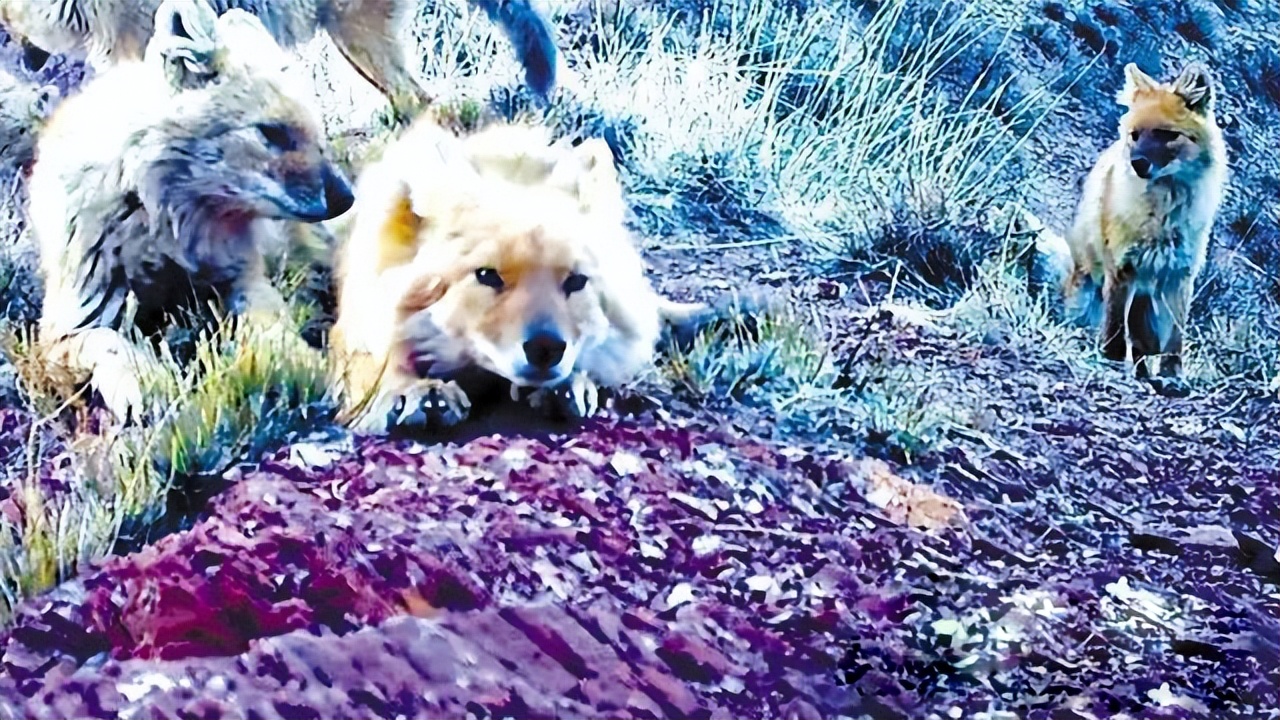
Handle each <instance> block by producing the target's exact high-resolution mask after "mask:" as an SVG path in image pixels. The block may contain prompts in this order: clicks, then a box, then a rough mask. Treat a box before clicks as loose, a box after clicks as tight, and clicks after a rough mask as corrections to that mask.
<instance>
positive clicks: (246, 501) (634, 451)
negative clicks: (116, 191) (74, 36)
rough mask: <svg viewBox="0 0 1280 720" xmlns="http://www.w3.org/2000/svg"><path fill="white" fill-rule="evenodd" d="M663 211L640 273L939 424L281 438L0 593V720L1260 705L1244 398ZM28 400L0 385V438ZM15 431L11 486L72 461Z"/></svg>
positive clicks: (757, 421)
mask: <svg viewBox="0 0 1280 720" xmlns="http://www.w3.org/2000/svg"><path fill="white" fill-rule="evenodd" d="M694 240H695V239H693V238H689V237H683V236H672V237H663V238H650V239H649V242H648V245H649V248H650V249H649V253H648V254H649V257H650V259H651V261H652V262H653V264H654V267H655V277H656V279H657V281H658V284H659V285H661V286H662V287H663V289H664V290H665V291H666V292H668V293H670V294H672V295H675V296H679V297H691V296H701V297H712V296H714V295H715V294H716V293H717V292H719V291H720V290H723V289H727V288H740V287H744V286H754V287H756V288H757V289H759V290H761V291H763V292H767V293H771V294H772V295H773V296H774V297H775V298H777V299H780V300H783V301H785V303H784V304H787V305H789V306H791V307H793V308H798V309H800V310H801V311H802V312H803V313H805V314H806V317H808V318H810V320H811V322H812V323H813V324H814V325H815V326H818V327H822V328H826V329H827V334H828V335H829V340H830V343H829V345H830V348H831V351H832V353H833V355H834V357H833V358H832V361H833V362H834V365H835V367H838V368H842V369H843V372H842V374H841V377H840V378H838V379H837V381H836V385H845V386H847V385H850V384H854V385H856V384H858V383H860V382H863V381H865V379H866V374H865V373H864V372H863V370H864V369H865V368H869V367H883V368H890V369H892V370H893V371H894V372H902V373H906V374H908V375H910V376H911V377H914V378H920V379H922V380H921V382H920V384H919V387H915V388H914V389H915V390H916V391H918V392H921V393H922V397H925V396H927V397H926V399H925V400H922V404H923V405H925V406H927V408H929V409H932V410H938V409H939V408H941V409H942V411H945V415H946V417H947V420H946V421H945V422H938V423H936V424H937V426H938V427H939V428H940V431H941V433H942V437H940V438H939V439H938V440H937V441H936V442H931V443H926V444H922V445H920V446H918V447H917V446H904V444H903V443H902V442H900V441H899V440H898V439H895V438H891V437H885V436H882V435H881V434H878V433H874V432H868V431H867V429H866V428H865V427H862V426H860V425H856V424H854V423H853V422H852V421H849V420H847V418H846V416H845V415H843V414H842V413H841V409H840V408H839V407H838V406H833V407H832V408H831V409H830V412H829V413H827V414H825V415H821V416H813V417H810V416H804V417H799V418H797V417H796V416H794V415H791V414H789V413H788V411H787V408H786V406H785V403H745V404H744V403H741V402H737V401H735V400H734V399H732V398H728V397H720V396H715V397H710V398H705V399H698V398H695V397H692V396H690V395H689V394H688V393H684V392H673V391H670V390H666V389H662V388H661V387H660V386H659V385H658V384H655V383H650V384H646V385H644V386H642V387H641V388H640V390H639V391H637V392H635V393H631V394H627V395H625V396H623V397H620V398H617V402H616V403H615V406H614V408H613V409H611V410H610V411H608V412H606V413H604V414H602V415H601V416H600V417H598V418H595V419H592V420H590V421H588V422H586V423H584V424H583V425H581V426H580V427H568V426H559V427H546V426H538V425H534V424H531V421H529V420H528V419H527V418H524V417H522V416H521V415H520V414H519V413H518V411H517V410H516V409H514V408H511V407H504V406H498V407H494V408H493V409H492V410H491V414H490V415H489V416H488V417H486V418H481V419H480V420H479V421H478V422H477V423H475V424H474V425H473V426H471V427H469V428H466V429H464V430H462V431H460V432H459V433H457V434H455V435H454V436H451V437H448V438H441V437H416V438H405V437H401V438H383V439H375V438H362V437H358V438H352V437H350V436H347V435H344V434H342V433H340V432H337V431H334V432H326V433H323V434H320V435H316V436H310V437H305V438H296V441H295V442H292V443H290V444H289V445H287V446H285V447H282V448H280V449H278V450H275V451H273V452H272V453H271V454H270V455H269V456H268V457H267V458H265V459H263V460H262V461H261V462H254V463H249V464H246V465H244V466H241V467H238V468H237V469H235V470H234V471H233V472H232V473H230V474H229V475H228V477H226V478H224V484H225V489H223V490H222V491H221V492H220V493H218V494H216V495H214V496H213V497H212V498H211V499H209V500H208V502H207V503H206V504H204V505H202V506H201V507H198V508H196V509H195V510H194V511H192V512H189V513H187V514H186V516H185V517H184V518H183V520H182V522H181V523H180V525H179V527H178V528H177V529H176V530H175V531H174V532H171V533H169V534H167V535H164V536H163V537H159V538H158V539H156V540H155V541H154V542H149V543H143V542H140V541H129V539H128V538H126V541H125V542H122V543H120V544H119V546H118V547H117V548H116V552H115V553H114V554H113V555H112V556H111V557H109V558H107V559H105V560H102V561H100V562H97V563H94V564H93V565H92V566H91V567H89V568H88V569H86V570H85V571H84V572H82V573H81V574H80V575H79V576H78V577H75V578H72V579H70V580H68V581H66V582H63V583H61V584H60V585H58V586H57V587H56V588H54V589H53V590H51V591H49V592H45V593H42V594H39V595H36V596H35V597H33V598H31V599H29V600H26V601H24V602H22V603H21V604H20V605H19V606H18V608H17V610H16V612H15V614H14V617H13V618H12V620H11V621H10V623H9V624H8V626H7V627H5V628H4V630H3V632H2V633H0V717H13V718H20V717H49V718H61V717H182V718H187V717H221V716H228V717H245V718H272V717H281V718H304V717H317V718H319V717H424V718H425V717H475V718H486V717H495V718H496V717H517V718H526V717H617V718H622V717H705V718H712V717H714V718H740V717H780V718H795V719H796V720H800V719H804V720H809V719H811V718H827V717H850V718H863V717H869V718H875V719H877V720H881V719H897V718H901V719H904V720H906V719H916V718H987V719H989V720H995V719H996V718H1006V719H1008V718H1025V719H1027V720H1040V719H1044V720H1084V719H1087V718H1192V717H1194V718H1206V719H1209V718H1212V719H1214V720H1218V719H1227V718H1240V719H1242V720H1243V719H1249V720H1252V719H1255V718H1256V719H1260V720H1261V719H1265V718H1278V717H1280V554H1278V547H1280V404H1278V403H1277V402H1276V400H1275V399H1274V397H1273V396H1264V395H1263V394H1262V393H1261V392H1259V391H1258V389H1257V386H1256V384H1254V383H1246V382H1243V381H1239V382H1233V381H1227V382H1221V383H1217V384H1215V385H1213V386H1212V387H1202V388H1199V389H1198V390H1197V392H1196V393H1195V394H1193V395H1192V396H1191V397H1189V398H1186V399H1170V398H1163V397H1159V396H1157V395H1155V394H1154V393H1153V392H1151V391H1150V390H1149V389H1148V388H1146V387H1145V386H1143V385H1141V384H1139V383H1137V382H1136V381H1134V380H1132V379H1131V378H1130V377H1129V374H1128V373H1127V372H1126V371H1125V370H1123V369H1120V368H1111V367H1102V366H1097V367H1088V368H1083V369H1082V365H1081V364H1079V363H1073V362H1069V361H1068V360H1066V359H1064V358H1063V357H1062V356H1061V354H1060V353H1058V352H1055V351H1054V350H1053V349H1052V348H1049V347H1047V346H1046V345H1045V344H1042V343H1038V342H1036V341H1034V340H1029V339H1027V338H1024V337H1021V336H1017V335H1016V334H1014V333H1012V332H1006V331H1003V330H1002V329H1001V327H1000V325H999V324H998V323H993V324H992V325H991V328H990V330H989V331H987V332H982V333H973V332H965V331H963V329H962V328H960V327H958V326H957V324H956V323H955V322H953V321H952V320H951V319H949V318H948V317H947V316H925V317H921V316H918V315H909V314H905V313H895V312H892V311H890V310H888V309H885V308H884V307H883V306H881V305H880V304H879V302H878V301H880V300H882V299H883V298H884V295H885V287H884V285H883V278H880V277H878V276H874V275H872V276H866V275H858V276H837V275H836V274H835V273H833V271H831V270H830V268H829V267H827V266H823V265H818V264H815V263H814V262H812V258H811V257H809V256H808V255H806V254H805V253H804V252H802V251H800V250H797V249H795V248H794V247H792V246H789V245H785V244H777V243H770V244H751V243H755V242H757V241H759V240H760V236H759V232H758V231H755V230H753V229H752V228H750V227H742V228H728V227H726V228H725V229H724V232H723V233H722V234H721V235H720V236H718V237H717V238H716V241H717V242H716V243H712V244H711V246H710V247H708V245H707V243H706V242H705V241H703V242H695V241H694ZM722 245H731V246H733V247H729V248H725V247H722ZM913 387H914V386H913ZM35 420H36V418H35V415H34V413H33V412H32V411H30V410H29V409H26V408H23V407H17V406H10V407H5V408H2V409H0V464H3V465H5V466H17V465H21V463H22V461H23V459H24V458H25V457H26V455H27V453H28V451H29V447H28V445H27V443H26V440H27V438H28V437H30V436H31V427H32V423H33V422H35ZM36 434H37V436H39V437H43V438H44V440H45V441H46V447H45V448H44V449H45V453H46V460H45V462H43V463H42V464H41V465H40V467H39V469H38V470H37V471H35V477H34V478H32V479H33V481H35V482H37V483H41V484H43V485H44V486H47V487H54V488H56V487H58V486H61V485H65V484H67V483H74V482H77V480H78V478H76V477H74V476H71V475H70V474H69V470H68V468H69V467H72V464H71V463H70V462H69V461H68V460H67V458H68V456H69V453H70V452H71V451H72V449H71V448H68V447H65V446H63V445H60V444H59V443H60V442H61V441H60V439H59V437H58V436H57V435H56V434H55V433H53V432H52V430H51V429H49V428H45V429H38V430H37V433H36ZM21 502H22V497H21V493H20V488H18V487H16V486H9V487H5V488H3V489H0V513H3V514H5V516H6V517H8V518H10V519H11V520H12V519H14V518H16V517H17V516H18V515H19V514H20V513H21Z"/></svg>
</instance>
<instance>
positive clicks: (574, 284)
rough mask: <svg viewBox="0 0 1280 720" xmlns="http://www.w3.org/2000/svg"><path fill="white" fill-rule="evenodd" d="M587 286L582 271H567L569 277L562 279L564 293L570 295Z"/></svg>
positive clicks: (585, 277)
mask: <svg viewBox="0 0 1280 720" xmlns="http://www.w3.org/2000/svg"><path fill="white" fill-rule="evenodd" d="M586 286H587V276H586V275H583V274H582V273H569V277H567V278H565V279H564V285H562V286H561V287H563V288H564V294H565V295H572V294H574V293H576V292H578V291H579V290H581V289H582V288H584V287H586Z"/></svg>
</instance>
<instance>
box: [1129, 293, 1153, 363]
mask: <svg viewBox="0 0 1280 720" xmlns="http://www.w3.org/2000/svg"><path fill="white" fill-rule="evenodd" d="M1155 303H1156V300H1155V298H1153V297H1152V296H1151V295H1149V294H1147V293H1134V294H1133V298H1132V299H1131V300H1130V302H1129V313H1128V320H1129V339H1130V342H1131V344H1132V346H1133V364H1134V371H1135V373H1136V374H1137V376H1138V377H1140V378H1145V377H1148V376H1150V375H1151V374H1152V370H1153V368H1154V366H1155V363H1156V362H1157V361H1158V359H1159V358H1158V356H1159V354H1160V338H1159V337H1158V334H1157V330H1156V324H1157V312H1156V306H1155Z"/></svg>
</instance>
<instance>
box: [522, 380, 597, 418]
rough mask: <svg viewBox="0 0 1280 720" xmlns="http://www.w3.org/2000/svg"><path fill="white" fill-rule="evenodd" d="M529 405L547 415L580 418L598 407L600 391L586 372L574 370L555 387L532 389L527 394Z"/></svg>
mask: <svg viewBox="0 0 1280 720" xmlns="http://www.w3.org/2000/svg"><path fill="white" fill-rule="evenodd" d="M529 405H530V406H531V407H533V408H534V409H536V410H539V411H541V412H542V413H543V414H545V415H547V416H549V417H553V418H556V419H561V418H573V419H579V420H580V419H582V418H588V417H591V416H592V415H595V414H596V411H597V410H599V409H600V392H599V390H597V389H596V384H595V383H594V382H593V381H592V380H591V378H589V377H587V375H586V373H581V372H575V373H574V374H573V375H572V376H571V377H570V378H569V379H568V380H567V381H566V382H563V383H561V384H559V385H557V386H555V387H552V388H545V387H543V388H538V389H537V390H534V391H533V393H532V394H531V395H529Z"/></svg>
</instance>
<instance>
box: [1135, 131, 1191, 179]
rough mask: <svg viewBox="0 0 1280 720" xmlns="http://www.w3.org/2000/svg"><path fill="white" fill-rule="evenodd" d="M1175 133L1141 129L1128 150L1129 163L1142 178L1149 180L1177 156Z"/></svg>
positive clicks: (1176, 136) (1176, 137)
mask: <svg viewBox="0 0 1280 720" xmlns="http://www.w3.org/2000/svg"><path fill="white" fill-rule="evenodd" d="M1178 137H1179V136H1178V135H1177V134H1176V133H1171V132H1170V131H1167V130H1142V131H1139V132H1138V138H1137V140H1135V141H1134V143H1133V147H1132V148H1130V150H1129V165H1130V166H1131V167H1132V168H1133V172H1134V173H1135V174H1136V175H1137V176H1138V177H1140V178H1142V179H1143V180H1150V179H1151V178H1152V177H1154V176H1155V175H1157V174H1158V173H1159V172H1160V171H1161V170H1163V169H1165V168H1166V167H1168V166H1169V165H1170V164H1171V163H1172V162H1173V161H1174V160H1176V159H1177V158H1178V148H1177V146H1176V144H1175V143H1176V142H1177V139H1178Z"/></svg>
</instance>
